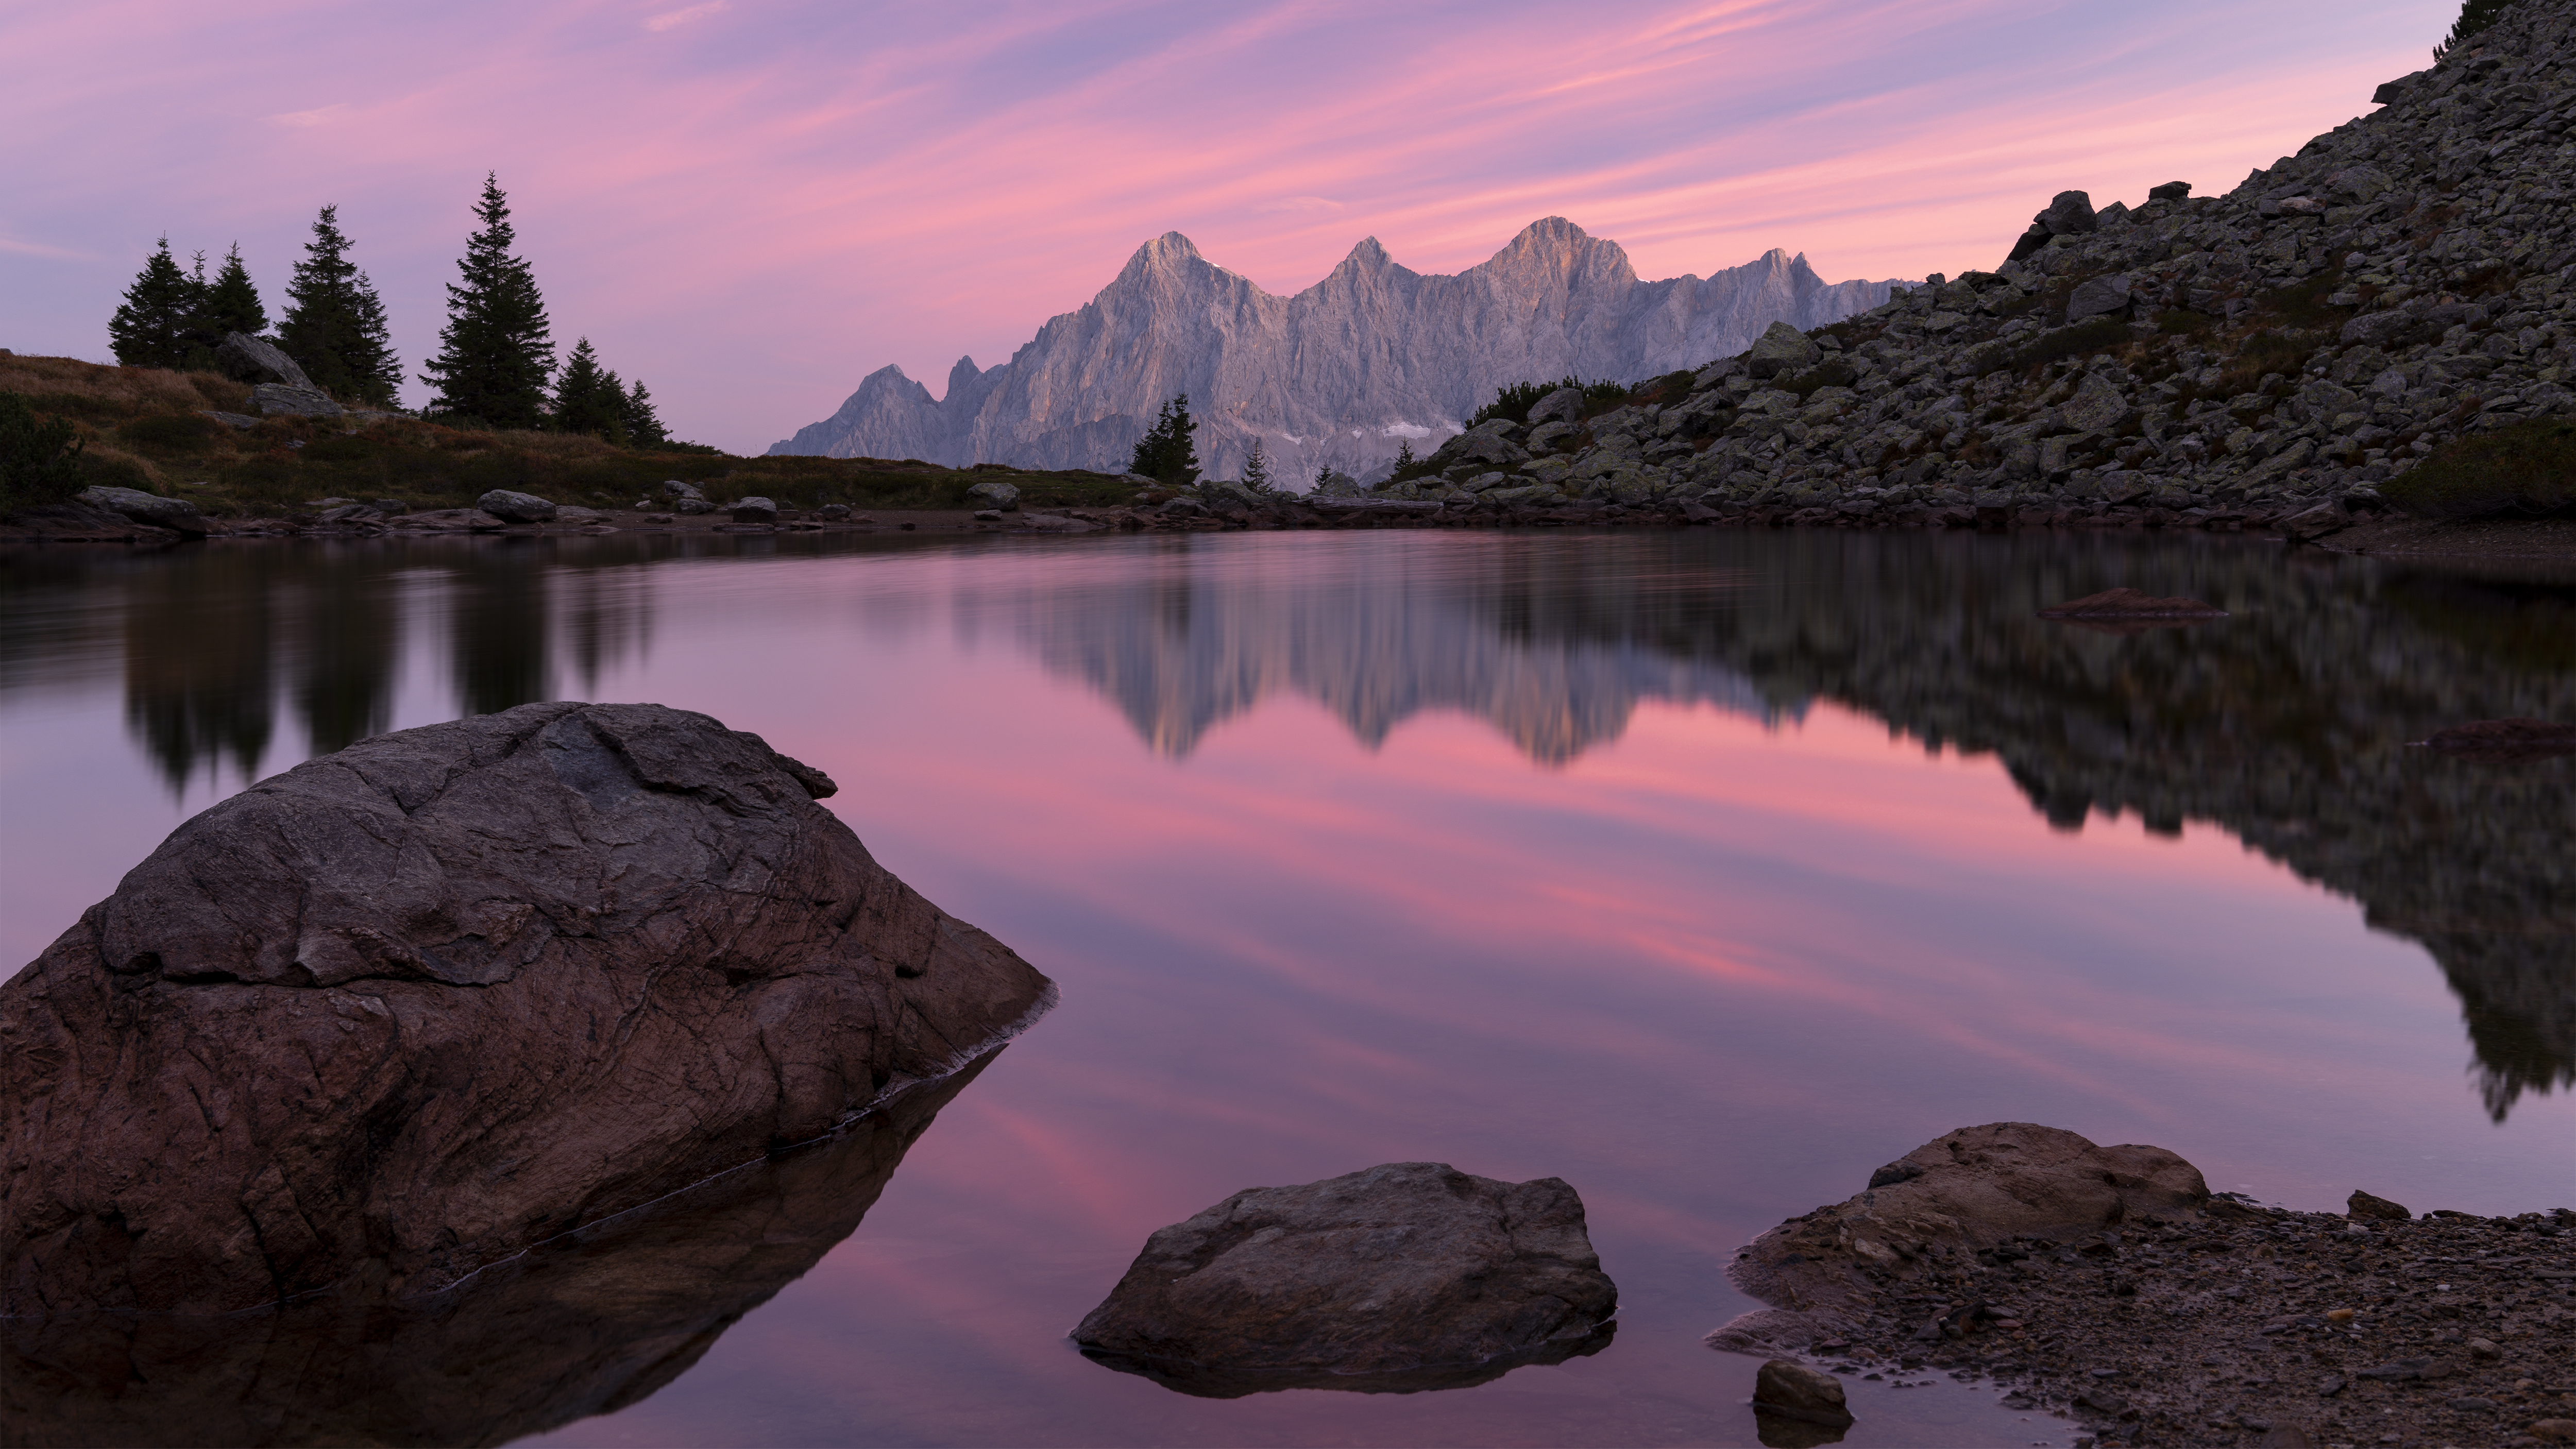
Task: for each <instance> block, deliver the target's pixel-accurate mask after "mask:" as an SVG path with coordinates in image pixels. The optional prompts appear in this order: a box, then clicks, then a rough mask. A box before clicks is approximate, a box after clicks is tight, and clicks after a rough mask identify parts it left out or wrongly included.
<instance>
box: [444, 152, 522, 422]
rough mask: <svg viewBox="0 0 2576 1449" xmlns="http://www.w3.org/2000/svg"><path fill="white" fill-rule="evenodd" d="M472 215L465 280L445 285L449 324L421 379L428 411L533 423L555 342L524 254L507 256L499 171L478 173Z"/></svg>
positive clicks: (510, 240)
mask: <svg viewBox="0 0 2576 1449" xmlns="http://www.w3.org/2000/svg"><path fill="white" fill-rule="evenodd" d="M474 215H475V217H476V219H478V220H480V221H481V222H482V223H483V229H482V230H480V231H478V232H476V233H474V235H473V236H472V237H470V238H468V239H467V241H466V244H465V255H464V257H463V258H462V259H460V260H459V261H458V262H457V264H456V265H457V268H458V270H460V271H461V272H463V273H464V277H465V281H464V284H463V285H461V286H460V285H458V284H456V283H453V282H451V283H449V284H448V287H447V325H446V326H445V327H443V328H441V329H440V330H439V334H438V348H439V350H438V355H437V356H436V357H433V358H431V359H430V360H429V362H428V363H427V364H426V366H427V369H428V370H427V371H425V372H424V373H422V374H421V379H420V380H421V381H423V382H425V383H428V384H429V385H430V386H431V387H433V388H435V389H437V394H436V396H434V397H432V398H431V399H430V404H429V411H431V412H433V413H444V414H447V415H449V416H452V417H460V418H469V419H472V420H475V421H477V422H482V423H486V424H488V425H490V426H492V427H496V428H534V427H537V426H539V425H541V424H542V423H543V421H544V419H545V413H546V379H547V377H548V376H549V375H550V374H552V373H553V371H554V365H555V348H554V341H553V338H552V334H551V331H550V327H549V324H548V322H547V320H546V304H545V299H544V298H543V297H541V296H539V295H538V293H537V279H536V275H535V273H534V272H533V271H532V270H531V269H530V268H529V266H528V263H527V261H526V259H525V258H522V257H515V256H512V255H511V254H510V248H511V246H512V245H513V244H514V243H516V242H517V240H518V232H517V230H516V229H515V228H513V227H512V226H511V225H510V203H509V198H508V197H506V196H504V195H503V194H502V192H501V185H500V179H499V177H498V175H497V174H490V175H486V176H485V177H484V178H483V199H482V200H481V201H479V202H478V203H476V204H475V207H474Z"/></svg>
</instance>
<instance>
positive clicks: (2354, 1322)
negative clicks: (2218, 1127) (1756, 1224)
mask: <svg viewBox="0 0 2576 1449" xmlns="http://www.w3.org/2000/svg"><path fill="white" fill-rule="evenodd" d="M2088 1176H2090V1177H2091V1179H2092V1180H2091V1181H2090V1182H2088V1181H2087V1180H2086V1179H2087V1177H2088ZM2199 1178H2200V1175H2199V1173H2198V1172H2197V1171H2196V1170H2194V1169H2192V1168H2191V1166H2190V1164H2189V1163H2187V1162H2184V1161H2182V1159H2180V1158H2178V1157H2175V1156H2174V1155H2173V1154H2171V1153H2169V1152H2164V1151H2162V1150H2161V1149H2157V1148H2145V1147H2113V1148H2101V1147H2095V1146H2093V1145H2092V1144H2091V1143H2087V1142H2085V1141H2084V1140H2083V1139H2082V1138H2080V1137H2076V1136H2075V1135H2074V1134H2072V1133H2066V1132H2059V1131H2056V1130H2055V1129H2049V1128H2037V1127H2033V1126H2031V1125H2030V1124H2025V1123H2004V1124H1995V1125H1991V1126H1987V1127H1981V1128H1969V1129H1964V1130H1963V1131H1961V1132H1956V1133H1952V1134H1950V1135H1949V1136H1947V1137H1944V1138H1942V1139H1940V1140H1938V1141H1936V1142H1933V1143H1929V1144H1927V1145H1926V1146H1924V1147H1922V1148H1918V1149H1916V1150H1915V1151H1914V1152H1912V1153H1908V1154H1907V1155H1906V1156H1905V1157H1904V1158H1901V1159H1899V1160H1898V1161H1897V1162H1895V1163H1891V1164H1889V1165H1888V1167H1886V1168H1882V1169H1880V1171H1879V1172H1878V1173H1876V1174H1874V1175H1873V1184H1874V1185H1873V1186H1872V1187H1870V1188H1868V1189H1865V1190H1864V1191H1862V1192H1861V1193H1859V1194H1857V1195H1855V1196H1854V1197H1852V1198H1851V1199H1849V1200H1847V1201H1845V1202H1843V1203H1840V1204H1834V1205H1829V1206H1826V1207H1821V1208H1818V1209H1816V1210H1815V1211H1814V1212H1812V1213H1807V1214H1805V1215H1802V1216H1800V1217H1796V1218H1792V1219H1790V1220H1788V1221H1787V1222H1784V1223H1782V1224H1781V1225H1780V1226H1779V1227H1777V1228H1774V1229H1773V1230H1771V1231H1770V1232H1768V1233H1766V1234H1764V1235H1763V1236H1762V1237H1761V1238H1760V1239H1758V1240H1756V1241H1755V1242H1754V1243H1753V1244H1752V1245H1750V1246H1749V1247H1747V1248H1746V1249H1745V1250H1744V1252H1743V1254H1742V1255H1741V1256H1740V1257H1739V1258H1738V1260H1737V1263H1736V1265H1735V1268H1734V1272H1733V1276H1735V1278H1736V1279H1737V1281H1738V1282H1739V1283H1740V1284H1741V1285H1742V1286H1743V1287H1744V1288H1745V1289H1746V1291H1748V1292H1750V1293H1753V1294H1754V1295H1755V1296H1756V1297H1759V1298H1761V1299H1763V1300H1764V1301H1765V1302H1768V1303H1771V1304H1774V1305H1776V1306H1775V1307H1774V1308H1772V1309H1770V1310H1766V1311H1764V1312H1760V1313H1755V1314H1748V1315H1746V1316H1745V1317H1744V1318H1742V1319H1739V1320H1737V1321H1736V1322H1734V1323H1731V1324H1729V1325H1727V1326H1726V1327H1725V1328H1723V1329H1721V1330H1719V1331H1718V1333H1716V1334H1713V1335H1711V1337H1710V1343H1711V1344H1712V1345H1713V1346H1715V1347H1719V1348H1725V1349H1729V1350H1733V1351H1739V1352H1753V1353H1765V1354H1777V1353H1784V1352H1788V1353H1798V1354H1802V1355H1804V1356H1805V1357H1806V1358H1807V1360H1808V1361H1809V1362H1810V1363H1811V1364H1824V1365H1828V1366H1830V1367H1831V1368H1832V1369H1833V1371H1834V1372H1836V1373H1839V1374H1844V1375H1847V1376H1853V1377H1866V1378H1877V1377H1886V1376H1892V1377H1902V1376H1904V1375H1907V1374H1910V1373H1928V1372H1940V1373H1945V1374H1947V1375H1948V1376H1950V1377H1951V1378H1954V1379H1958V1380H1962V1381H1971V1382H1979V1381H1991V1382H1992V1383H1993V1384H1994V1386H1995V1387H1996V1388H1997V1389H1999V1390H2001V1391H2003V1392H2004V1393H2005V1394H2006V1399H2005V1403H2006V1405H2007V1406H2008V1407H2013V1408H2029V1409H2047V1410H2053V1411H2057V1412H2062V1413H2066V1414H2068V1415H2070V1416H2072V1417H2073V1418H2075V1419H2076V1420H2078V1421H2079V1422H2080V1423H2082V1424H2083V1425H2085V1426H2086V1428H2087V1429H2088V1430H2089V1431H2090V1435H2091V1437H2090V1438H2088V1439H2084V1440H2079V1441H2078V1443H2079V1444H2084V1443H2096V1442H2098V1443H2101V1444H2105V1445H2108V1444H2114V1443H2118V1444H2171V1445H2218V1446H2223V1445H2254V1444H2273V1445H2289V1444H2311V1445H2327V1444H2347V1445H2353V1444H2378V1443H2409V1444H2442V1443H2452V1444H2461V1445H2466V1444H2472V1443H2507V1442H2512V1441H2513V1440H2515V1439H2516V1437H2517V1436H2518V1435H2523V1434H2525V1432H2526V1431H2532V1432H2538V1430H2537V1428H2536V1426H2537V1425H2539V1424H2541V1423H2543V1422H2545V1421H2547V1420H2550V1419H2553V1418H2557V1417H2562V1416H2564V1414H2565V1413H2566V1411H2567V1410H2568V1409H2569V1408H2571V1407H2576V1375H2571V1374H2570V1373H2569V1372H2568V1370H2567V1365H2568V1364H2570V1363H2576V1211H2569V1210H2567V1209H2563V1208H2562V1209H2553V1210H2552V1211H2550V1212H2547V1213H2539V1212H2534V1213H2526V1214H2523V1215H2521V1216H2519V1217H2513V1218H2476V1217H2470V1216H2467V1215H2465V1214H2461V1213H2454V1212H2446V1211H2441V1210H2436V1211H2434V1212H2431V1213H2427V1214H2425V1215H2424V1216H2423V1217H2421V1218H2417V1219H2406V1218H2402V1217H2389V1216H2377V1215H2372V1214H2380V1213H2383V1212H2384V1211H2385V1208H2386V1206H2388V1205H2387V1204H2386V1203H2385V1200H2384V1199H2373V1198H2369V1196H2368V1195H2367V1194H2356V1202H2357V1203H2358V1208H2357V1209H2356V1211H2357V1212H2358V1213H2361V1214H2365V1215H2359V1216H2356V1215H2352V1214H2329V1213H2303V1212H2292V1211H2288V1210H2284V1209H2278V1208H2271V1207H2265V1206H2261V1205H2259V1204H2255V1203H2252V1202H2249V1201H2246V1200H2244V1199H2241V1198H2237V1197H2234V1196H2231V1195H2210V1194H2207V1193H2205V1192H2196V1191H2194V1189H2195V1188H2196V1187H2197V1185H2198V1183H2199Z"/></svg>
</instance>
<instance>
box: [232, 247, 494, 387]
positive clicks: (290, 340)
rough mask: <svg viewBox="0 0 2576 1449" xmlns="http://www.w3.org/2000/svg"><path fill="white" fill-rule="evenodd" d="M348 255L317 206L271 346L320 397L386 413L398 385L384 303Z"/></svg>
mask: <svg viewBox="0 0 2576 1449" xmlns="http://www.w3.org/2000/svg"><path fill="white" fill-rule="evenodd" d="M348 252H349V238H348V237H347V236H345V235H343V234H342V233H341V231H340V208H339V207H338V206H337V205H332V206H325V207H323V208H322V210H321V213H320V214H319V215H317V216H316V217H315V218H314V219H313V239H312V240H311V241H309V242H306V243H305V244H304V259H303V260H302V261H300V262H297V263H296V264H295V275H294V277H293V278H292V279H290V280H289V281H288V282H287V284H286V295H287V298H288V305H287V309H286V320H285V321H284V322H283V323H282V324H281V325H280V326H279V327H278V329H277V334H278V335H277V343H278V346H279V347H281V348H283V349H284V350H285V352H286V355H287V356H289V357H292V358H294V359H295V362H296V365H297V366H299V367H302V368H303V369H304V375H305V376H307V377H309V378H312V379H313V381H314V383H315V385H316V386H319V387H321V388H322V389H323V390H325V391H327V392H334V393H338V394H339V395H340V396H342V397H345V398H352V399H356V400H358V401H361V402H369V403H375V404H377V405H379V406H390V405H391V404H392V402H393V400H394V392H395V390H396V389H397V388H400V387H401V386H402V359H401V358H399V357H396V356H395V355H394V341H393V329H392V327H390V326H389V325H387V323H386V321H385V304H384V301H383V300H382V299H381V298H379V297H377V295H376V288H375V284H374V283H372V282H370V281H368V280H367V274H366V273H364V272H362V271H359V270H358V268H357V267H356V265H355V264H353V263H352V262H350V260H349V257H348ZM219 285H220V284H219ZM451 290H452V289H451ZM245 330H247V329H245Z"/></svg>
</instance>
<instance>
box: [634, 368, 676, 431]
mask: <svg viewBox="0 0 2576 1449" xmlns="http://www.w3.org/2000/svg"><path fill="white" fill-rule="evenodd" d="M626 441H627V442H628V443H629V444H631V445H633V446H635V447H638V448H658V447H660V446H662V445H663V444H664V443H667V442H669V441H671V434H670V430H669V429H667V428H665V427H663V426H662V415H661V414H659V413H657V412H655V411H653V394H651V393H649V392H646V391H645V390H644V379H642V378H640V377H639V378H637V379H635V385H634V386H633V387H632V388H629V389H628V390H627V393H626Z"/></svg>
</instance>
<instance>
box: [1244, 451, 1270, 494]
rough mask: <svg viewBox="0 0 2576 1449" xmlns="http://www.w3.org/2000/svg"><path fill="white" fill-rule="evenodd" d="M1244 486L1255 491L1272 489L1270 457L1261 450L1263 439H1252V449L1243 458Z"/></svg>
mask: <svg viewBox="0 0 2576 1449" xmlns="http://www.w3.org/2000/svg"><path fill="white" fill-rule="evenodd" d="M1243 486H1244V487H1246V488H1249V489H1251V490H1252V491H1253V492H1255V493H1267V492H1269V491H1270V459H1269V458H1267V457H1265V456H1264V455H1263V454H1262V451H1261V440H1260V439H1259V438H1255V439H1253V440H1252V451H1251V452H1250V453H1248V454H1246V455H1245V456H1244V459H1243Z"/></svg>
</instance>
